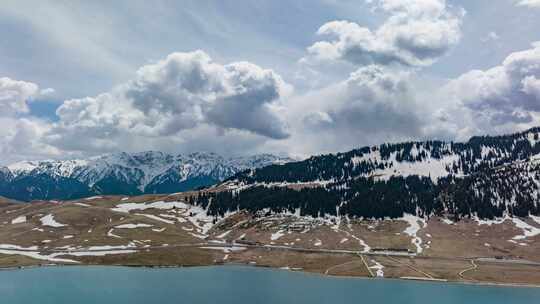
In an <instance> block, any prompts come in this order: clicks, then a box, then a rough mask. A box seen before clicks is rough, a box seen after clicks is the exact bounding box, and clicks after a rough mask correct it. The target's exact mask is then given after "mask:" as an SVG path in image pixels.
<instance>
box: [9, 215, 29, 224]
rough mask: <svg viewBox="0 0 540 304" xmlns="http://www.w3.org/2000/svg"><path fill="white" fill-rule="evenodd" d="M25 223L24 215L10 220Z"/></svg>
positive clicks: (13, 222) (15, 222)
mask: <svg viewBox="0 0 540 304" xmlns="http://www.w3.org/2000/svg"><path fill="white" fill-rule="evenodd" d="M22 223H26V216H24V215H23V216H19V217H16V218H14V219H12V220H11V224H22Z"/></svg>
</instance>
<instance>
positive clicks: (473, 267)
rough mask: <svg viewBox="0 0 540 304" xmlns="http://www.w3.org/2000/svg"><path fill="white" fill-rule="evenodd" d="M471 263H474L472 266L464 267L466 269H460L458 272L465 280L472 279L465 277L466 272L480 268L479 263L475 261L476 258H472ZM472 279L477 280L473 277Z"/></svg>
mask: <svg viewBox="0 0 540 304" xmlns="http://www.w3.org/2000/svg"><path fill="white" fill-rule="evenodd" d="M471 264H472V266H471V267H469V268H467V269H464V270H462V271H460V272H459V273H458V275H459V277H460V278H462V279H463V280H471V279H467V278H465V277H464V276H463V275H464V274H465V272H467V271H471V270H476V269H478V265H476V263H475V262H474V260H471ZM472 281H475V280H474V279H472Z"/></svg>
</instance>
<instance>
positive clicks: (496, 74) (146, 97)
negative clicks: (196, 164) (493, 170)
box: [0, 0, 540, 162]
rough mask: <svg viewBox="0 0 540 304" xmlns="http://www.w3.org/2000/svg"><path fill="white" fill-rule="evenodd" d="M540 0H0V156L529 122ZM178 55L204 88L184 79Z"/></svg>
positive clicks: (371, 139) (391, 135) (328, 144)
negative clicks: (0, 128) (4, 125)
mask: <svg viewBox="0 0 540 304" xmlns="http://www.w3.org/2000/svg"><path fill="white" fill-rule="evenodd" d="M539 2H540V1H536V0H515V1H514V0H499V1H484V0H447V1H444V0H417V1H414V0H401V1H400V0H368V1H362V0H357V1H338V0H320V1H281V0H280V1H262V0H259V1H181V2H178V1H152V2H148V1H114V2H111V1H39V2H36V1H21V0H17V1H11V0H7V1H5V2H3V5H2V7H0V35H1V36H2V37H3V39H2V40H0V57H1V58H2V60H0V77H4V78H6V79H9V80H10V81H11V82H9V84H5V85H4V87H2V86H1V85H0V102H4V103H6V106H5V107H2V106H1V105H0V110H2V111H3V112H4V114H2V115H0V120H3V122H4V123H9V124H10V125H12V126H11V127H10V128H8V129H7V130H4V131H3V133H2V134H0V135H2V136H3V137H4V139H3V140H0V156H2V158H3V159H4V161H3V162H10V161H16V160H19V159H21V158H64V157H83V156H89V155H95V154H101V153H108V152H117V151H120V150H126V151H140V150H149V149H154V150H165V151H168V152H178V153H183V152H191V151H195V150H211V151H214V152H218V153H222V154H251V153H259V152H275V153H288V154H291V155H298V156H305V155H309V154H316V153H324V152H333V151H340V150H346V149H350V148H354V147H358V146H362V145H370V144H378V143H381V142H384V141H397V140H411V139H424V138H434V137H436V138H442V139H449V140H465V139H466V138H467V137H468V136H471V135H474V134H478V133H481V134H484V133H501V132H509V131H514V130H521V129H524V128H527V127H530V126H533V125H537V124H538V122H537V116H538V115H537V114H538V113H537V111H538V109H537V107H536V103H540V100H539V99H538V98H539V97H538V96H540V95H538V96H537V95H536V92H537V91H536V89H537V88H536V85H537V82H536V80H538V79H539V78H540V75H538V74H537V73H539V72H538V71H536V70H534V69H532V70H531V69H529V70H528V72H523V73H521V74H519V75H517V74H516V73H514V72H513V71H514V70H513V67H514V66H519V67H522V70H523V69H525V68H526V67H527V65H532V66H534V65H535V64H536V59H537V56H536V55H537V48H536V47H533V46H532V43H534V42H536V41H540V31H538V28H540V18H539V16H540V3H539ZM335 21H338V22H342V23H332V22H335ZM345 21H346V22H347V23H344V22H345ZM324 25H327V29H326V32H325V33H320V34H317V32H318V30H319V28H321V27H322V26H324ZM363 29H368V30H369V34H366V32H365V31H363ZM338 40H339V41H341V42H339V43H338V42H336V41H338ZM351 41H352V42H351ZM319 42H322V43H321V44H319V45H323V44H324V45H325V48H318V46H317V44H318V43H319ZM196 50H200V51H202V52H203V53H204V56H202V55H201V56H187V55H186V56H172V57H170V55H171V54H192V52H194V51H196ZM526 51H529V52H528V53H526V54H525V55H523V56H525V57H527V58H526V59H523V58H520V59H519V60H518V61H517V63H515V64H513V63H512V65H510V64H508V65H505V62H508V60H507V61H505V60H506V59H508V58H509V57H511V55H512V54H517V53H520V52H526ZM415 52H417V53H415ZM422 52H423V53H422ZM516 56H517V55H516ZM516 56H514V57H516ZM167 58H169V59H167ZM381 58H384V60H383V59H381ZM240 62H249V63H250V64H251V65H250V66H240V65H238V64H237V63H240ZM188 63H189V64H196V65H197V66H199V65H201V66H202V67H203V70H204V74H203V75H202V76H204V77H203V78H204V79H206V80H208V79H213V80H214V81H216V82H219V85H216V84H215V83H205V84H204V88H203V87H202V85H203V84H202V83H200V81H201V79H197V80H198V81H199V82H198V83H197V85H201V87H197V88H198V89H200V88H203V89H204V90H214V91H212V92H211V94H210V93H209V92H206V91H205V92H204V94H202V93H201V92H199V91H197V92H195V91H190V90H189V88H186V87H185V84H186V83H189V81H193V79H187V78H186V77H187V76H186V75H192V76H193V70H189V69H190V68H188V67H187V66H188V65H187V64H188ZM524 65H525V66H524ZM190 66H191V65H190ZM143 67H146V68H143ZM179 67H181V68H179ZM191 67H192V66H191ZM495 67H499V68H498V69H496V70H498V71H496V70H492V69H493V68H495ZM171 68H174V69H175V71H176V72H177V73H180V74H175V75H172V76H171V75H169V74H168V76H171V77H174V79H173V78H170V79H169V78H159V77H164V76H163V72H164V71H168V72H170V69H171ZM474 70H480V71H481V72H482V73H474V72H473V71H474ZM265 71H266V72H265ZM199 72H200V71H199ZM199 72H198V73H199ZM267 72H268V73H267ZM182 73H183V74H182ZM190 73H191V74H190ZM149 75H150V76H152V77H153V78H149V77H150V76H149ZM238 75H244V76H245V75H249V77H248V76H245V77H244V78H242V77H240V76H239V77H240V78H242V79H236V78H235V77H237V76H238ZM199 76H200V75H199ZM156 77H158V78H156ZM214 77H216V78H215V79H214ZM246 77H247V78H249V79H247V80H246V79H245V78H246ZM233 78H234V79H233ZM179 79H180V80H179ZM13 81H18V82H19V83H15V84H14V83H13ZM175 81H176V82H175ZM178 81H184V83H178ZM471 82H472V83H474V84H476V86H474V87H467V88H465V89H464V87H465V84H467V85H468V84H469V83H471ZM6 83H8V82H7V80H6ZM21 83H25V84H35V85H36V86H37V87H38V88H36V89H32V88H28V86H26V87H25V89H24V90H23V89H21ZM389 83H390V84H393V85H394V87H392V88H391V89H388V90H387V88H388V87H387V85H388V84H389ZM14 88H15V89H14ZM49 88H50V90H45V89H49ZM173 89H176V90H178V91H176V92H171V90H173ZM2 90H5V91H6V92H11V93H10V94H7V93H5V94H4V95H6V96H8V97H5V98H4V99H2V97H1V96H2ZM8 90H9V91H8ZM18 90H20V91H18ZM155 90H162V91H155ZM525 91H526V92H525ZM13 92H17V94H13ZM523 92H525V93H523ZM201 94H202V95H201ZM194 100H197V101H194ZM516 100H518V101H516ZM103 109H108V110H107V111H105V110H103ZM145 111H146V112H145ZM59 113H63V115H59ZM81 113H82V114H81ZM76 114H77V115H78V116H77V115H76ZM374 117H375V118H376V120H373V119H372V118H374ZM463 117H466V118H465V119H464V118H463ZM427 118H429V119H427ZM374 126H375V127H374ZM83 138H84V140H81V139H83ZM225 143H230V144H225Z"/></svg>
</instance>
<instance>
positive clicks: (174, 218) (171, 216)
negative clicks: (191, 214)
mask: <svg viewBox="0 0 540 304" xmlns="http://www.w3.org/2000/svg"><path fill="white" fill-rule="evenodd" d="M169 212H170V211H169ZM159 216H161V217H164V218H170V219H173V220H177V221H178V222H179V223H185V222H187V220H186V219H185V218H183V217H179V216H176V215H171V214H165V213H160V214H159Z"/></svg>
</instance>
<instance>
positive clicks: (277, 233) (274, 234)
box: [270, 230, 285, 241]
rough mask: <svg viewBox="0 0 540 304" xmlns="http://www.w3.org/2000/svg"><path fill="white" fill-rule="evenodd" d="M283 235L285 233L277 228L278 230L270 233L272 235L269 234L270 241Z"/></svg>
mask: <svg viewBox="0 0 540 304" xmlns="http://www.w3.org/2000/svg"><path fill="white" fill-rule="evenodd" d="M284 235H285V233H284V232H283V230H279V231H278V232H275V233H272V235H271V236H270V240H271V241H277V240H279V238H280V237H282V236H284Z"/></svg>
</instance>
